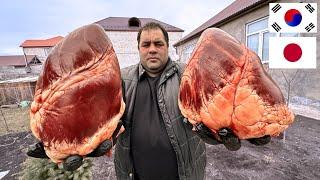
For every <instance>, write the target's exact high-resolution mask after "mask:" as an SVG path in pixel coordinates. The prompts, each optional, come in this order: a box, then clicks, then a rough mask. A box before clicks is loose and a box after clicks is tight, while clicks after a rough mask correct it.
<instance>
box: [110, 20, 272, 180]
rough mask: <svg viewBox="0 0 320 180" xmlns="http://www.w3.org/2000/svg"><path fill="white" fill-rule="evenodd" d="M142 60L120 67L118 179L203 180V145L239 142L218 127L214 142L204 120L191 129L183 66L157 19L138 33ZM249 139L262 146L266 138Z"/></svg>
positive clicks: (233, 147)
mask: <svg viewBox="0 0 320 180" xmlns="http://www.w3.org/2000/svg"><path fill="white" fill-rule="evenodd" d="M137 41H138V50H139V56H140V62H139V63H138V64H136V65H133V66H130V67H127V68H125V69H122V70H121V76H122V79H123V86H124V87H123V89H124V92H123V93H124V94H125V102H126V110H125V113H124V115H123V117H122V121H123V124H124V127H125V131H124V132H123V133H122V134H121V135H120V136H119V138H118V141H117V144H116V149H115V158H114V163H115V170H116V174H117V179H119V180H126V179H135V180H137V179H138V180H151V179H152V180H158V179H159V180H161V179H163V180H171V179H172V180H177V179H180V180H202V179H204V173H205V165H206V153H205V144H204V141H205V142H206V143H210V144H220V143H222V144H224V145H225V146H226V148H227V149H228V150H233V151H234V150H238V149H239V148H240V146H241V144H240V140H239V139H238V138H237V137H236V136H235V135H234V134H233V133H232V132H231V131H230V130H229V129H221V130H219V132H218V134H219V136H220V138H221V142H217V141H216V139H215V138H214V137H213V135H212V134H211V131H210V130H209V129H208V128H207V127H205V126H204V125H203V124H198V125H197V126H196V127H192V125H191V124H190V123H188V121H187V120H186V119H184V117H183V116H182V115H181V113H180V110H179V107H178V92H179V86H180V79H181V74H182V73H183V70H184V65H183V64H179V63H177V62H173V61H171V59H170V58H169V56H168V46H169V37H168V33H167V32H166V30H165V29H164V28H163V27H162V26H161V25H160V24H157V23H152V22H151V23H148V24H146V25H145V26H143V27H142V28H141V29H140V31H139V32H138V36H137ZM259 140H260V139H258V140H256V139H253V140H252V143H256V145H263V144H265V142H268V141H269V140H270V138H269V137H266V138H263V139H262V140H260V141H259Z"/></svg>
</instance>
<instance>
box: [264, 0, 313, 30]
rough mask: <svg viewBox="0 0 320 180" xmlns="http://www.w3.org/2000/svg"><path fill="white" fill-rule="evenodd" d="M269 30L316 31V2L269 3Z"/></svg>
mask: <svg viewBox="0 0 320 180" xmlns="http://www.w3.org/2000/svg"><path fill="white" fill-rule="evenodd" d="M269 31H270V32H281V33H316V32H317V3H270V4H269Z"/></svg>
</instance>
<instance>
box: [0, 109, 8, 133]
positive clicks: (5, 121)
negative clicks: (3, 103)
mask: <svg viewBox="0 0 320 180" xmlns="http://www.w3.org/2000/svg"><path fill="white" fill-rule="evenodd" d="M0 111H1V115H2V117H3V120H4V123H5V124H6V130H7V132H9V127H8V124H7V120H6V118H5V117H4V114H3V112H2V108H1V107H0Z"/></svg>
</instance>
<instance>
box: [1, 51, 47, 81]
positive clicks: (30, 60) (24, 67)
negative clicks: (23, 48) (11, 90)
mask: <svg viewBox="0 0 320 180" xmlns="http://www.w3.org/2000/svg"><path fill="white" fill-rule="evenodd" d="M41 66H42V62H41V61H40V59H39V58H38V57H37V56H36V55H27V56H24V55H14V56H0V81H1V80H8V79H16V78H21V77H30V76H37V75H38V74H39V72H40V70H41Z"/></svg>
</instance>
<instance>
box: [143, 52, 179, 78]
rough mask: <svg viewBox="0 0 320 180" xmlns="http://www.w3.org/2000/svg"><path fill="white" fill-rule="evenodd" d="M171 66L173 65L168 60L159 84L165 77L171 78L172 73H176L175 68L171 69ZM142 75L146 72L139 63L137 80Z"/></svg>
mask: <svg viewBox="0 0 320 180" xmlns="http://www.w3.org/2000/svg"><path fill="white" fill-rule="evenodd" d="M173 66H175V63H174V62H173V61H172V60H171V59H170V58H169V59H168V62H167V64H166V67H165V68H164V70H163V71H162V73H161V78H160V82H161V79H163V78H164V77H165V78H167V77H169V76H171V75H172V74H173V73H174V71H176V68H172V67H173ZM144 73H146V70H145V69H144V68H143V66H142V64H141V62H139V65H138V79H139V80H140V78H141V77H142V75H143V74H144Z"/></svg>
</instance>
